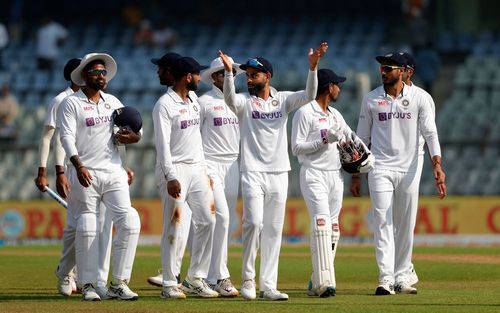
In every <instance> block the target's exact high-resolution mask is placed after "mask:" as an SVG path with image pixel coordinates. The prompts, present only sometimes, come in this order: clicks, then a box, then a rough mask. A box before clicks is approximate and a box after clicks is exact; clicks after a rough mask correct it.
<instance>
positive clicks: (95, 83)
mask: <svg viewBox="0 0 500 313" xmlns="http://www.w3.org/2000/svg"><path fill="white" fill-rule="evenodd" d="M85 84H86V85H87V87H89V88H92V89H94V90H104V89H105V88H106V86H107V85H108V84H107V82H106V80H105V79H102V78H99V79H96V80H90V79H89V81H87V82H86V83H85Z"/></svg>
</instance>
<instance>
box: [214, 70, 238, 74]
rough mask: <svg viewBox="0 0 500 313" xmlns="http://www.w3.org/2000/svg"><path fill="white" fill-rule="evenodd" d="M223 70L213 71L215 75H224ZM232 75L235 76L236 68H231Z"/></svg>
mask: <svg viewBox="0 0 500 313" xmlns="http://www.w3.org/2000/svg"><path fill="white" fill-rule="evenodd" d="M224 73H225V70H222V71H218V72H215V74H216V75H217V76H224ZM233 76H236V70H235V69H233Z"/></svg>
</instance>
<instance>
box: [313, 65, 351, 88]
mask: <svg viewBox="0 0 500 313" xmlns="http://www.w3.org/2000/svg"><path fill="white" fill-rule="evenodd" d="M345 80H346V78H345V77H343V76H339V75H337V74H335V72H334V71H332V70H330V69H327V68H322V69H320V70H318V88H321V87H323V86H326V85H328V84H332V83H333V84H338V83H343V82H345Z"/></svg>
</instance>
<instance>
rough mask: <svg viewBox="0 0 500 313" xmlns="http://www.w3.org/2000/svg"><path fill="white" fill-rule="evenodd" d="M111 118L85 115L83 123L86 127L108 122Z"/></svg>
mask: <svg viewBox="0 0 500 313" xmlns="http://www.w3.org/2000/svg"><path fill="white" fill-rule="evenodd" d="M112 120H113V119H112V118H111V116H98V117H87V118H86V119H85V125H87V127H92V126H95V125H99V124H102V123H110V122H111V121H112Z"/></svg>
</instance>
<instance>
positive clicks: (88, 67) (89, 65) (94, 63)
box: [83, 60, 106, 72]
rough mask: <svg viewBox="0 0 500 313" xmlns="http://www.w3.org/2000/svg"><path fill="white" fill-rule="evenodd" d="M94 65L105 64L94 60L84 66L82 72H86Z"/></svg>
mask: <svg viewBox="0 0 500 313" xmlns="http://www.w3.org/2000/svg"><path fill="white" fill-rule="evenodd" d="M96 64H102V65H106V63H105V62H104V61H103V60H94V61H92V62H90V63H89V64H87V65H85V67H84V68H83V71H84V72H86V71H88V70H89V69H90V68H91V67H92V66H94V65H96Z"/></svg>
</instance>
